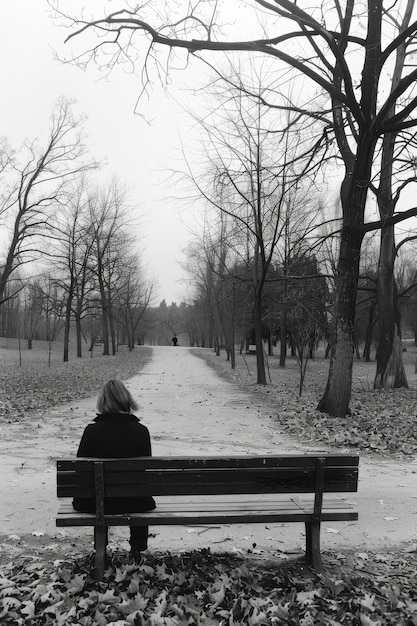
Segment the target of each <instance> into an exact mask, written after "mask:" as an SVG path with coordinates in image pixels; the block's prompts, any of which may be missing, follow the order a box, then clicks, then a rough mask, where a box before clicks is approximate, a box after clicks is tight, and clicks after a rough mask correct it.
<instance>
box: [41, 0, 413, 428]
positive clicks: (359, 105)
mask: <svg viewBox="0 0 417 626" xmlns="http://www.w3.org/2000/svg"><path fill="white" fill-rule="evenodd" d="M53 4H55V6H56V3H53ZM58 4H59V2H58ZM245 4H247V5H248V7H249V9H250V8H252V10H253V18H254V19H253V21H252V22H251V28H250V32H251V33H252V32H253V33H254V36H249V37H248V38H246V37H244V38H242V39H237V40H236V39H235V38H234V35H235V33H236V29H235V26H234V25H233V26H232V25H230V27H229V30H230V33H229V38H228V28H227V25H228V24H230V21H229V20H228V15H227V9H226V5H227V3H221V2H218V1H217V0H213V1H212V2H210V1H208V2H204V3H201V2H188V1H187V2H185V1H184V2H178V3H174V4H173V6H172V9H171V10H170V9H169V7H168V5H166V6H165V9H166V10H165V11H161V10H160V4H159V3H157V2H146V3H144V4H141V5H138V6H136V7H133V8H132V7H130V8H124V7H122V8H121V10H120V11H115V12H113V13H112V14H110V15H107V16H105V17H101V18H98V19H91V20H83V19H76V20H72V24H73V32H72V34H71V35H70V38H71V37H74V36H76V35H77V36H81V35H82V34H84V33H86V32H87V31H88V32H89V33H90V34H91V31H94V32H95V33H96V34H99V35H100V38H99V39H98V40H97V42H96V43H95V44H94V45H93V47H92V48H91V49H90V50H88V51H87V52H86V55H82V57H78V58H77V59H76V62H84V63H88V62H89V61H90V60H92V59H93V60H94V61H96V60H99V62H100V60H103V59H104V63H105V64H106V67H107V68H108V69H111V67H112V66H113V65H114V64H115V63H118V62H119V61H122V60H124V61H128V62H129V63H132V64H133V65H134V64H135V62H136V59H137V58H138V55H137V49H136V47H135V46H136V43H137V38H140V36H144V38H145V39H146V40H147V41H148V46H149V47H148V50H147V53H146V55H145V56H144V57H142V59H141V62H142V63H143V64H144V72H143V76H144V77H145V83H146V84H149V83H148V82H147V81H148V80H149V77H150V63H151V61H152V60H153V61H155V62H156V63H157V67H158V69H160V68H161V65H160V59H159V57H158V50H159V49H163V48H166V49H167V50H168V51H169V52H171V51H172V50H173V49H178V50H180V49H183V50H185V51H186V54H188V55H193V54H194V55H196V56H204V53H205V51H208V52H229V53H234V52H247V53H259V54H261V55H267V56H269V57H271V58H273V59H275V60H276V63H277V71H279V70H280V68H281V67H291V68H293V69H294V70H295V71H296V72H297V73H298V74H299V75H302V76H303V77H305V78H306V79H307V80H308V82H309V84H310V85H313V86H315V88H316V89H317V87H318V88H319V91H320V96H322V97H323V98H322V102H321V103H320V104H321V107H318V106H317V104H318V101H317V96H316V93H314V90H313V89H307V90H304V91H305V94H306V95H305V98H304V101H303V100H302V99H301V101H300V102H299V103H297V102H288V101H287V102H285V103H283V105H282V106H283V107H285V108H288V107H290V108H291V109H292V110H297V111H298V112H299V113H300V115H305V116H307V117H309V119H315V120H317V121H318V123H320V124H322V126H323V128H324V132H323V137H322V139H323V144H326V145H327V143H328V140H329V133H333V136H334V138H335V141H336V143H337V147H338V153H339V155H340V157H341V159H342V162H343V165H344V178H343V182H342V184H341V189H340V197H341V204H342V210H343V221H342V228H341V233H340V251H339V259H338V266H337V273H336V277H335V286H336V289H335V315H334V330H333V337H334V341H333V346H332V355H331V361H330V368H329V376H328V381H327V386H326V390H325V392H324V395H323V397H322V399H321V400H320V402H319V405H318V408H319V410H321V411H324V412H327V413H330V414H332V415H335V416H345V415H347V414H348V412H349V402H350V396H351V386H352V365H353V327H354V316H355V296H356V287H357V282H358V277H359V261H360V252H361V246H362V240H363V237H364V235H365V233H366V232H369V231H371V230H375V229H379V228H381V227H382V226H389V225H394V224H395V223H398V222H399V221H401V220H404V219H406V218H407V217H410V216H412V215H416V213H417V209H416V207H414V206H411V207H409V208H408V209H407V210H404V211H402V212H400V213H396V214H395V215H393V216H392V217H388V218H387V219H386V220H380V221H377V222H368V223H366V222H365V207H366V200H367V196H368V191H369V189H370V185H371V180H372V178H373V168H374V162H375V154H376V151H377V149H378V147H379V146H380V144H381V141H383V139H384V137H385V136H387V135H390V134H392V133H394V134H395V135H397V136H402V137H405V134H406V133H407V131H408V130H409V129H411V128H414V127H415V126H416V124H417V118H416V116H415V110H416V107H417V98H416V97H415V96H414V91H413V90H414V87H415V83H416V79H417V69H416V68H415V67H414V64H408V63H405V62H404V63H403V64H402V65H400V67H399V69H398V71H397V72H396V78H395V83H392V84H393V89H392V90H391V91H388V90H387V89H386V85H387V82H388V84H389V83H391V81H392V73H391V72H392V65H393V62H394V61H393V59H395V55H396V51H397V50H398V49H399V48H400V47H402V46H405V47H406V50H407V52H411V51H412V50H413V47H414V44H415V38H416V34H417V22H412V23H411V24H410V25H409V26H408V27H406V28H403V24H404V23H405V18H404V15H405V12H406V11H407V10H408V7H407V6H406V3H405V2H399V3H396V4H395V5H390V6H384V4H383V0H367V3H366V5H365V7H364V5H363V3H359V2H356V3H355V0H347V1H346V2H345V3H344V4H340V3H339V2H338V1H335V2H334V3H331V4H330V5H328V6H324V5H318V6H317V7H312V6H311V4H310V3H307V2H305V8H303V5H302V4H301V5H300V3H299V2H298V1H297V2H294V1H291V0H275V2H274V3H272V2H268V1H266V0H252V1H251V2H247V3H245ZM237 15H238V16H239V14H237ZM246 15H247V14H246ZM257 17H258V18H259V19H258V22H257V21H256V18H257ZM237 20H238V23H239V17H238V18H237ZM242 30H243V32H245V34H246V33H247V29H245V28H243V29H242ZM111 45H114V50H115V54H114V56H112V57H111V58H110V59H109V56H108V54H109V50H110V48H111ZM383 46H384V47H383ZM102 51H105V53H106V55H105V56H104V57H101V58H100V52H102ZM172 58H173V55H168V67H170V64H169V61H171V60H172ZM403 58H405V57H403ZM146 84H145V87H146ZM394 107H395V111H394ZM375 166H376V167H380V164H379V163H378V162H376V163H375Z"/></svg>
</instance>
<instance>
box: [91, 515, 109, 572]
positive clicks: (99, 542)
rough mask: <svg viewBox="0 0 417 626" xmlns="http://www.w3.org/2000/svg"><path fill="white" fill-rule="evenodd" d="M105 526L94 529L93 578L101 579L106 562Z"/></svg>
mask: <svg viewBox="0 0 417 626" xmlns="http://www.w3.org/2000/svg"><path fill="white" fill-rule="evenodd" d="M106 545H107V526H103V527H98V526H96V527H95V529H94V551H95V555H94V578H95V580H101V579H102V578H103V574H104V567H105V562H106Z"/></svg>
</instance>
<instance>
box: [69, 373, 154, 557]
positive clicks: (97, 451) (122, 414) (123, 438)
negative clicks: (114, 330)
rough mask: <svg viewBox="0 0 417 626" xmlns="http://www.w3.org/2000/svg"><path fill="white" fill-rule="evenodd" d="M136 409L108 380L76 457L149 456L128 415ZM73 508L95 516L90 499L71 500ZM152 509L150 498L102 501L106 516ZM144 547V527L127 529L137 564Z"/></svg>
mask: <svg viewBox="0 0 417 626" xmlns="http://www.w3.org/2000/svg"><path fill="white" fill-rule="evenodd" d="M137 409H138V404H137V403H136V402H135V400H134V399H133V397H132V395H131V393H130V391H129V390H128V389H127V388H126V387H125V385H124V384H123V383H122V382H120V381H119V380H109V381H108V382H107V383H106V384H105V385H104V387H103V389H102V391H101V393H100V395H99V397H98V400H97V410H98V415H97V416H96V418H95V419H94V421H93V423H92V424H89V425H88V426H87V427H86V428H85V430H84V433H83V435H82V437H81V441H80V445H79V447H78V452H77V456H78V457H97V458H102V459H104V458H128V457H136V456H151V454H152V453H151V440H150V436H149V431H148V429H147V428H146V426H143V424H141V423H140V421H139V418H137V417H136V416H135V415H133V414H132V411H136V410H137ZM73 507H74V509H76V510H77V511H81V512H84V513H95V500H94V498H74V500H73ZM154 508H155V501H154V499H153V498H152V497H150V496H147V497H134V498H133V497H132V498H106V499H105V510H106V513H137V512H141V511H150V510H152V509H154ZM147 547H148V527H147V526H131V527H130V554H131V556H132V558H133V559H134V560H135V561H136V562H138V561H140V559H141V552H143V550H146V549H147Z"/></svg>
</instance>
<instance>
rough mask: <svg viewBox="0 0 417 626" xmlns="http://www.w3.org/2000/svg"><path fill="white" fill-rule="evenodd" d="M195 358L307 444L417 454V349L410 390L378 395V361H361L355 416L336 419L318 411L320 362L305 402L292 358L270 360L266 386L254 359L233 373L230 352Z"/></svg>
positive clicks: (310, 374) (311, 372)
mask: <svg viewBox="0 0 417 626" xmlns="http://www.w3.org/2000/svg"><path fill="white" fill-rule="evenodd" d="M195 354H197V355H198V356H201V357H202V358H204V360H205V361H206V362H207V363H208V364H209V365H210V366H211V367H213V368H214V369H215V370H216V372H217V373H218V374H219V375H221V376H226V377H227V378H229V379H230V380H233V381H234V382H235V383H237V384H238V385H240V386H241V387H242V388H244V389H245V390H246V391H249V392H251V393H252V394H254V395H255V396H256V398H257V399H259V402H260V403H262V404H263V406H264V407H267V410H268V412H269V413H270V415H271V417H272V418H273V419H274V420H276V421H277V422H278V423H279V426H280V428H281V429H282V430H284V431H285V432H287V433H288V434H290V435H291V436H293V437H297V438H298V439H299V440H300V441H302V442H303V443H308V442H310V443H311V444H313V445H315V444H317V442H323V443H325V444H328V445H329V446H335V447H338V448H343V449H351V450H355V451H360V450H367V451H370V452H372V453H375V454H378V455H385V456H391V457H395V456H397V457H402V458H406V456H416V455H417V382H416V373H415V366H414V363H415V358H416V349H415V348H414V347H413V348H408V350H407V352H405V353H404V362H405V368H406V372H407V377H408V384H409V387H408V389H396V390H392V391H384V390H382V391H379V390H378V391H376V390H374V389H373V380H374V376H375V368H376V365H375V362H370V363H365V362H364V361H360V360H355V361H354V367H353V386H352V401H351V405H350V406H351V415H350V416H349V417H346V418H336V417H330V416H328V415H324V414H323V413H320V412H319V411H316V406H317V403H318V401H319V399H320V397H321V395H322V394H323V392H324V389H325V385H326V381H327V373H328V367H329V361H328V360H325V359H322V358H317V359H315V360H313V361H310V362H309V363H308V368H307V375H306V380H305V385H304V390H303V393H302V395H301V397H299V395H298V380H299V370H298V366H297V363H296V361H295V359H290V358H289V359H287V364H286V367H285V368H280V367H279V364H278V358H277V357H272V358H271V357H270V358H269V359H268V364H267V365H268V374H269V376H270V381H269V382H268V384H267V385H266V386H262V385H257V384H256V361H255V356H254V355H240V354H237V356H236V369H235V370H231V368H230V363H229V362H228V361H227V360H226V358H225V356H224V353H221V355H220V356H215V355H214V353H213V352H211V351H209V350H208V351H204V352H202V351H195Z"/></svg>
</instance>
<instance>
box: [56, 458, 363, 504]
mask: <svg viewBox="0 0 417 626" xmlns="http://www.w3.org/2000/svg"><path fill="white" fill-rule="evenodd" d="M317 458H323V459H325V475H324V486H323V491H324V493H332V492H333V493H334V492H353V491H357V485H358V461H359V459H358V457H357V456H356V455H320V457H317V456H313V455H305V456H298V457H297V456H294V455H284V456H267V457H251V456H246V457H205V458H201V457H198V458H193V457H182V458H180V457H151V458H150V457H143V458H136V459H102V460H101V461H102V463H103V471H104V495H105V497H131V496H138V495H140V496H147V495H153V496H158V495H213V494H243V493H247V494H251V493H252V494H254V493H314V492H315V491H316V467H317ZM95 461H97V459H64V460H59V461H58V462H57V470H58V474H57V485H58V497H75V496H79V497H94V494H95V490H94V462H95Z"/></svg>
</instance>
